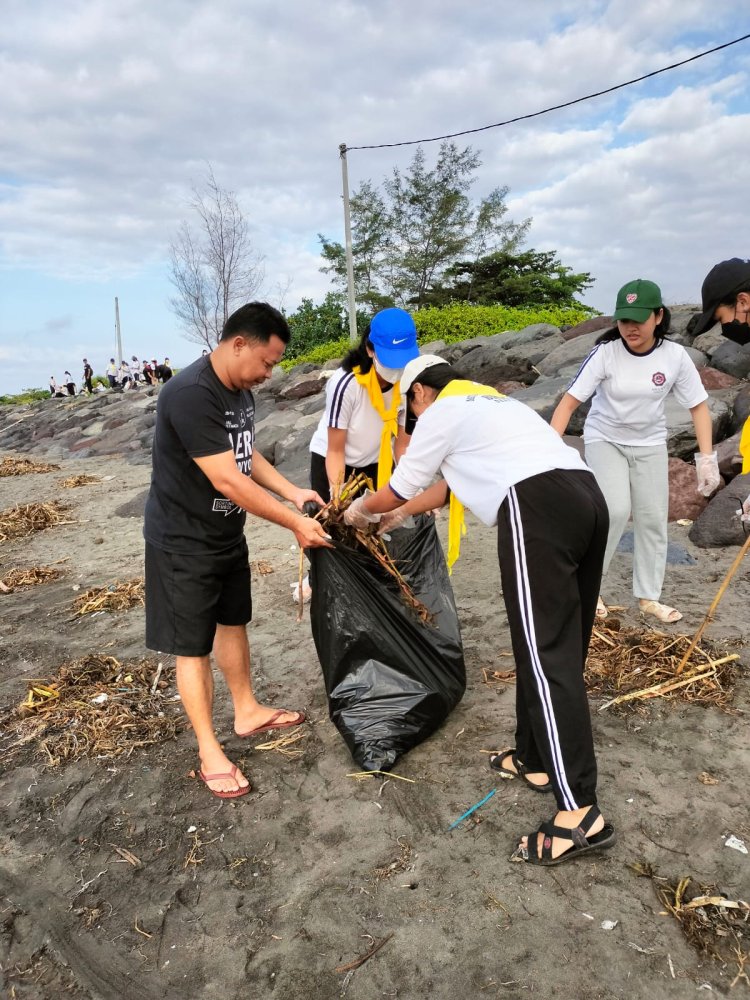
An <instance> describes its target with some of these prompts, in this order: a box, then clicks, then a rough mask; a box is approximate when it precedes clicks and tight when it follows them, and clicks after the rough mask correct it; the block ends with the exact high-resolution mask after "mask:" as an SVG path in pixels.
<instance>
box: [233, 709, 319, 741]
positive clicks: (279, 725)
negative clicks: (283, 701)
mask: <svg viewBox="0 0 750 1000" xmlns="http://www.w3.org/2000/svg"><path fill="white" fill-rule="evenodd" d="M289 714H290V713H289V711H288V710H287V709H285V708H280V709H279V711H278V712H274V713H273V715H272V716H271V718H270V719H269V720H268V722H267V723H266V724H265V725H264V726H258V728H257V729H251V730H250V731H249V732H247V733H237V735H238V736H239V738H240V739H241V740H247V739H249V738H250V737H251V736H255V735H257V734H258V733H266V732H268V730H269V729H291V728H293V727H294V726H301V725H302V723H303V722H304V721H305V713H304V712H295V713H294V714H295V715H296V716H297V718H296V719H294V721H292V722H277V721H276V720H277V719H280V718H281V716H282V715H289Z"/></svg>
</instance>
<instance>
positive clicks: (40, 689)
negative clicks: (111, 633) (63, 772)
mask: <svg viewBox="0 0 750 1000" xmlns="http://www.w3.org/2000/svg"><path fill="white" fill-rule="evenodd" d="M168 688H169V681H168V680H167V679H166V678H165V677H164V674H163V668H162V666H161V664H157V663H156V662H154V661H153V660H139V661H137V662H135V663H129V664H121V663H119V662H118V661H117V660H116V659H115V658H114V657H113V656H103V655H100V654H98V653H89V654H88V655H87V656H84V657H83V658H82V659H80V660H75V661H73V662H71V663H64V664H63V665H62V666H61V667H60V668H59V670H58V672H57V675H56V676H55V677H53V678H52V679H49V680H42V681H38V680H34V681H29V692H28V695H27V696H26V699H25V701H24V702H22V704H21V705H19V706H18V707H17V708H16V709H14V710H12V711H11V712H10V713H9V714H8V715H7V716H6V717H5V718H4V719H2V720H0V722H1V723H2V725H0V729H2V730H3V732H4V733H5V734H6V735H10V736H11V742H10V744H8V745H5V746H4V748H3V749H4V750H5V751H6V752H13V751H18V750H20V749H21V748H22V747H26V746H32V747H33V748H34V749H35V750H36V751H37V753H38V754H40V755H41V756H44V757H46V759H47V762H48V763H49V764H50V765H53V766H54V765H57V764H59V763H61V762H62V761H68V760H77V759H79V758H81V757H118V756H120V755H122V754H126V755H128V756H129V755H130V754H131V753H132V752H133V750H134V749H136V748H137V747H144V746H151V745H152V744H155V743H163V742H165V741H166V740H169V739H172V737H173V736H174V735H175V733H176V732H177V730H178V728H179V726H180V717H179V716H178V715H176V714H175V712H174V708H173V706H172V705H171V704H170V703H169V702H167V701H166V700H165V692H166V691H167V689H168Z"/></svg>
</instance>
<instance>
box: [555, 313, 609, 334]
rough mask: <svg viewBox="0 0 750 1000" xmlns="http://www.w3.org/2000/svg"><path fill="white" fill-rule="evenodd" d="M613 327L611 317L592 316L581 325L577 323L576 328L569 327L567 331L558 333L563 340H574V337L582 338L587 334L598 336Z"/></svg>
mask: <svg viewBox="0 0 750 1000" xmlns="http://www.w3.org/2000/svg"><path fill="white" fill-rule="evenodd" d="M614 325H615V321H614V319H612V317H611V316H592V317H591V319H585V320H584V321H583V323H578V324H577V325H576V326H569V327H568V329H567V330H561V331H560V332H561V334H562V338H563V340H575V338H576V337H582V336H583V335H584V334H588V333H596V334H597V335H599V334H600V333H602V332H603V331H604V330H611V329H612V327H613V326H614Z"/></svg>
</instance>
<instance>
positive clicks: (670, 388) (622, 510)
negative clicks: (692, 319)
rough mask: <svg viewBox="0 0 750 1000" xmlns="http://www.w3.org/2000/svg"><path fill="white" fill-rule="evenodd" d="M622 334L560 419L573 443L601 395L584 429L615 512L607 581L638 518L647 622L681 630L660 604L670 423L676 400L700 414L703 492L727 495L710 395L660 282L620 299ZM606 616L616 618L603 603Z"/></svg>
mask: <svg viewBox="0 0 750 1000" xmlns="http://www.w3.org/2000/svg"><path fill="white" fill-rule="evenodd" d="M614 318H615V319H616V320H617V325H616V326H615V327H613V328H612V329H611V330H607V331H606V332H605V333H603V334H602V335H601V336H600V337H599V338H598V339H597V341H596V344H595V346H594V349H593V350H592V351H591V352H590V354H589V355H588V357H587V358H586V359H585V360H584V362H583V364H582V365H581V367H580V368H579V370H578V374H577V375H576V377H575V378H574V379H573V381H572V382H571V384H570V386H569V387H568V391H567V392H566V393H565V395H564V396H563V398H562V399H561V400H560V402H559V404H558V406H557V409H556V410H555V412H554V414H553V415H552V421H551V423H552V426H553V427H554V429H555V430H556V431H557V432H558V433H559V434H560V435H563V434H564V433H565V430H566V428H567V426H568V422H569V421H570V418H571V416H572V415H573V413H574V412H575V411H576V410H577V409H578V407H579V406H580V405H581V403H583V402H584V401H585V400H587V399H589V397H591V396H593V399H592V402H591V409H590V411H589V414H588V416H587V417H586V422H585V424H584V428H583V439H584V442H585V445H586V462H587V464H588V466H589V468H590V469H591V470H592V472H593V473H594V475H595V476H596V479H597V482H598V483H599V486H600V488H601V491H602V493H603V494H604V496H605V498H606V501H607V507H608V508H609V518H610V526H609V537H608V539H607V550H606V553H605V556H604V574H605V575H606V572H607V568H608V567H609V563H610V560H611V559H612V556H613V555H614V553H615V550H616V548H617V545H618V543H619V541H620V538H621V537H622V533H623V531H624V529H625V525H626V524H627V521H628V518H629V517H630V514H631V511H632V515H633V535H634V548H633V593H634V595H635V596H636V597H637V598H638V603H639V607H640V610H641V613H642V614H647V615H653V616H654V617H655V618H657V619H658V620H659V621H661V622H665V623H668V624H671V623H673V622H677V621H679V620H680V618H682V615H681V614H680V612H679V611H677V610H675V608H670V607H668V606H667V605H665V604H661V603H660V602H659V598H660V596H661V588H662V584H663V582H664V572H665V569H666V565H667V542H668V539H667V513H668V507H669V481H668V475H667V469H668V464H667V462H668V458H667V422H666V418H665V415H664V405H665V402H666V398H667V396H668V395H669V393H670V392H673V393H674V395H675V398H676V399H677V401H678V402H679V403H681V404H682V405H683V406H685V407H687V408H688V409H689V410H690V415H691V417H692V419H693V426H694V428H695V436H696V439H697V441H698V449H699V451H698V452H697V453H696V456H695V463H696V473H697V479H698V491H699V492H700V493H702V494H703V495H704V496H710V495H711V493H713V492H714V490H715V489H717V487H718V486H719V483H720V479H719V464H718V461H717V457H716V452H715V451H714V450H713V445H712V442H711V430H712V428H711V414H710V412H709V409H708V404H707V403H706V400H707V399H708V393H707V392H706V390H705V389H704V388H703V385H702V383H701V380H700V377H699V375H698V372H697V370H696V367H695V365H694V364H693V361H692V359H691V358H690V355H689V354H688V353H687V351H686V350H685V348H684V347H681V346H680V345H679V344H675V343H674V342H673V341H670V340H666V339H665V337H666V334H667V332H668V330H669V320H670V314H669V310H668V309H667V308H666V306H665V305H664V304H663V302H662V295H661V290H660V289H659V286H658V285H655V284H654V282H653V281H646V280H645V279H643V278H638V279H636V280H635V281H629V282H628V283H627V284H626V285H623V287H622V288H621V289H620V291H619V292H618V293H617V303H616V307H615V312H614ZM596 613H597V615H598V617H600V618H605V617H606V616H607V607H606V605H605V604H604V601H603V600H602V598H601V597H600V598H599V604H598V607H597V612H596Z"/></svg>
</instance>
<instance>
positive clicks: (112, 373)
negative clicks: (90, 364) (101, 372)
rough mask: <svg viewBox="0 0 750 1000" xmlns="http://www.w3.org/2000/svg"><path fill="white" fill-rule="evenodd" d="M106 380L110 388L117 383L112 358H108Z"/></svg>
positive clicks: (115, 369)
mask: <svg viewBox="0 0 750 1000" xmlns="http://www.w3.org/2000/svg"><path fill="white" fill-rule="evenodd" d="M107 380H108V382H109V387H110V389H114V388H115V387H116V385H117V365H116V364H115V359H114V358H110V359H109V364H108V365H107Z"/></svg>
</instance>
